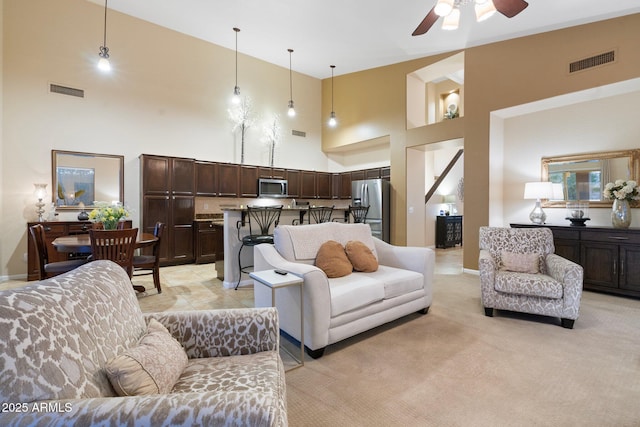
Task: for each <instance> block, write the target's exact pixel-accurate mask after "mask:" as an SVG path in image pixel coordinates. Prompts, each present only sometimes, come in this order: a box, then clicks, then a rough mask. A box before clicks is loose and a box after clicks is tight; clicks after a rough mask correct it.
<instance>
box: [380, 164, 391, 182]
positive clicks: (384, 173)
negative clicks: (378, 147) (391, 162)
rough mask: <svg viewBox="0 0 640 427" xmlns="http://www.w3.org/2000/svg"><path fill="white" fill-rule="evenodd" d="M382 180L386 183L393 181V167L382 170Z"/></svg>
mask: <svg viewBox="0 0 640 427" xmlns="http://www.w3.org/2000/svg"><path fill="white" fill-rule="evenodd" d="M380 178H382V179H384V180H385V181H391V167H390V166H387V167H384V168H380Z"/></svg>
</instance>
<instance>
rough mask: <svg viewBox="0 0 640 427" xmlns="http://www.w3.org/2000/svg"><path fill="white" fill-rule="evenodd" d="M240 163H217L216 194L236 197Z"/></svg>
mask: <svg viewBox="0 0 640 427" xmlns="http://www.w3.org/2000/svg"><path fill="white" fill-rule="evenodd" d="M239 187H240V165H237V164H234V163H218V196H221V197H238V196H239V194H240V191H239Z"/></svg>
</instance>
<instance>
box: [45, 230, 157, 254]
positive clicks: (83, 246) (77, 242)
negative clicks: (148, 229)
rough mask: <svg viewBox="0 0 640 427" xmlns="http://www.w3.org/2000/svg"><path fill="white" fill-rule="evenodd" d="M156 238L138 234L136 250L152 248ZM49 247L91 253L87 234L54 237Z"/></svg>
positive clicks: (64, 250)
mask: <svg viewBox="0 0 640 427" xmlns="http://www.w3.org/2000/svg"><path fill="white" fill-rule="evenodd" d="M157 241H158V238H157V237H156V236H154V235H153V233H138V238H137V239H136V249H137V248H144V247H146V246H152V245H153V244H154V243H155V242H157ZM51 245H52V246H53V247H54V248H55V250H56V251H58V252H78V253H91V238H90V237H89V235H88V234H71V235H68V236H60V237H56V238H55V239H54V240H53V242H51Z"/></svg>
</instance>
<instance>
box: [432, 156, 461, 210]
mask: <svg viewBox="0 0 640 427" xmlns="http://www.w3.org/2000/svg"><path fill="white" fill-rule="evenodd" d="M462 153H464V149H462V148H461V149H459V150H458V152H457V153H456V155H455V156H453V158H452V159H451V161H450V162H449V164H448V165H447V167H446V168H444V170H443V171H442V173H441V174H440V176H439V177H438V179H436V182H434V183H433V185H432V186H431V188H430V189H429V191H427V194H425V196H424V203H425V205H426V204H427V202H429V199H431V196H433V194H434V193H435V192H436V190H437V189H438V186H440V184H441V183H442V181H443V180H444V179H445V178H446V177H447V174H448V173H449V172H450V171H451V169H453V166H455V164H456V162H457V161H458V159H459V158H460V157H462Z"/></svg>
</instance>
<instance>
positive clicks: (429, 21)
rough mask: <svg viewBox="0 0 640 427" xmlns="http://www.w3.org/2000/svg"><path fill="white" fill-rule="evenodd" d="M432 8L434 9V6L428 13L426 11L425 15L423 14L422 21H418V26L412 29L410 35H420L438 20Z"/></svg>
mask: <svg viewBox="0 0 640 427" xmlns="http://www.w3.org/2000/svg"><path fill="white" fill-rule="evenodd" d="M434 9H435V6H434V7H432V8H431V10H430V11H429V13H427V16H425V17H424V19H423V20H422V22H421V23H420V25H418V27H417V28H416V29H415V30H414V31H413V33H411V35H412V36H420V35H422V34H424V33H426V32H427V31H429V28H431V26H432V25H433V24H434V23H435V22H436V21H437V20H438V18H439V16H438V15H436V12H435V11H434Z"/></svg>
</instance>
